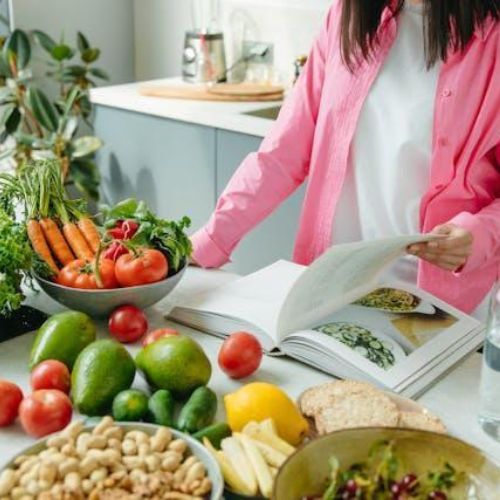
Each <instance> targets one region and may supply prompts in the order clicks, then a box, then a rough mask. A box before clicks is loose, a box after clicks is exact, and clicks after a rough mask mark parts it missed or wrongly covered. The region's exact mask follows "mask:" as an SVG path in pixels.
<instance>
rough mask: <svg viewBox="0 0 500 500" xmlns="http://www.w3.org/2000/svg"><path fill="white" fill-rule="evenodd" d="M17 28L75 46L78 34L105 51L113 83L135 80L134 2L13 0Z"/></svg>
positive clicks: (105, 63)
mask: <svg viewBox="0 0 500 500" xmlns="http://www.w3.org/2000/svg"><path fill="white" fill-rule="evenodd" d="M12 3H13V15H14V23H15V25H16V26H18V27H21V28H26V29H34V28H37V29H41V30H43V31H46V32H47V33H49V34H50V35H51V36H53V37H54V38H56V39H58V38H59V37H60V36H61V33H62V32H64V34H65V37H66V39H67V40H68V41H70V42H71V43H75V36H76V32H77V31H82V32H83V33H85V34H86V35H87V36H88V38H89V40H90V42H91V43H92V44H94V45H95V46H97V47H99V48H101V51H102V55H101V59H100V62H99V64H100V66H101V67H102V68H103V69H105V70H106V71H107V72H108V73H109V75H110V77H111V83H124V82H130V81H133V80H134V21H133V10H134V9H133V0H104V1H103V0H85V1H83V0H13V2H12Z"/></svg>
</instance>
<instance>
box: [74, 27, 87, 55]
mask: <svg viewBox="0 0 500 500" xmlns="http://www.w3.org/2000/svg"><path fill="white" fill-rule="evenodd" d="M76 43H77V45H78V50H79V51H80V52H84V51H86V50H87V49H89V48H90V43H89V41H88V40H87V38H86V37H85V35H84V34H83V33H82V32H81V31H79V32H78V33H77V35H76Z"/></svg>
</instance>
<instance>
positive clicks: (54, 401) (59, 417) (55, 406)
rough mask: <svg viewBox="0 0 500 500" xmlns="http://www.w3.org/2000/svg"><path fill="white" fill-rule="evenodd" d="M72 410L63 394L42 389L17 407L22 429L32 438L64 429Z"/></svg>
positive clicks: (69, 402)
mask: <svg viewBox="0 0 500 500" xmlns="http://www.w3.org/2000/svg"><path fill="white" fill-rule="evenodd" d="M72 413H73V408H72V407H71V401H70V399H69V398H68V396H66V394H64V392H61V391H56V390H53V389H42V390H40V391H35V392H33V393H32V394H30V395H29V396H26V397H25V398H24V399H23V401H22V403H21V406H20V407H19V418H20V419H21V425H22V426H23V429H24V430H25V431H26V432H27V433H28V434H29V435H31V436H33V437H37V438H39V437H43V436H46V435H47V434H52V433H53V432H57V431H60V430H61V429H64V428H65V427H66V426H67V425H68V424H69V423H70V421H71V415H72Z"/></svg>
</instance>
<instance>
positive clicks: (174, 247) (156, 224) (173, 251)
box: [101, 198, 192, 272]
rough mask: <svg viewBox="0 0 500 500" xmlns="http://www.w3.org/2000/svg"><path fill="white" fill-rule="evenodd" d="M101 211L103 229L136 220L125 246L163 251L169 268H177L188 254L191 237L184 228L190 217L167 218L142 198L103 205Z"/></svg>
mask: <svg viewBox="0 0 500 500" xmlns="http://www.w3.org/2000/svg"><path fill="white" fill-rule="evenodd" d="M101 214H102V217H103V224H104V227H105V229H111V228H113V227H115V226H116V225H117V223H119V222H120V221H124V220H133V221H135V222H137V223H138V224H139V228H138V230H137V232H136V233H135V234H134V236H133V237H132V238H131V239H130V240H127V241H126V245H127V247H131V248H134V247H135V248H138V247H144V246H147V247H153V248H156V249H158V250H161V251H162V252H163V253H165V255H166V257H167V259H168V263H169V268H170V270H171V271H172V272H177V271H178V270H179V269H180V268H181V267H183V266H184V265H185V263H186V262H187V260H188V259H189V257H190V256H191V252H192V246H191V241H190V239H189V238H188V236H187V235H186V233H185V230H186V229H187V228H189V226H190V225H191V220H190V219H189V217H183V218H182V219H181V220H180V221H178V222H175V221H170V220H166V219H161V218H159V217H157V216H156V215H155V214H154V213H153V212H152V211H151V209H150V208H149V207H148V206H147V204H146V203H145V202H144V201H138V200H136V199H135V198H130V199H128V200H123V201H121V202H120V203H118V204H116V205H114V206H113V207H110V206H106V205H104V206H102V207H101Z"/></svg>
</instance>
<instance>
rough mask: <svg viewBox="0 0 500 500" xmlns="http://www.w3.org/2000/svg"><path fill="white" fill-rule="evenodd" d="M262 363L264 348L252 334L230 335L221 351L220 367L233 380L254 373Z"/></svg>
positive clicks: (238, 333) (239, 333)
mask: <svg viewBox="0 0 500 500" xmlns="http://www.w3.org/2000/svg"><path fill="white" fill-rule="evenodd" d="M261 361H262V346H261V345H260V342H259V341H258V340H257V339H256V338H255V337H254V336H253V335H252V334H250V333H246V332H237V333H233V334H232V335H230V336H229V337H228V338H227V339H226V340H225V341H224V343H223V344H222V347H221V349H220V351H219V366H220V367H221V369H222V371H223V372H224V373H226V374H227V375H229V376H230V377H231V378H235V379H239V378H244V377H248V376H249V375H251V374H252V373H254V372H255V371H256V370H257V369H258V368H259V366H260V363H261Z"/></svg>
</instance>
